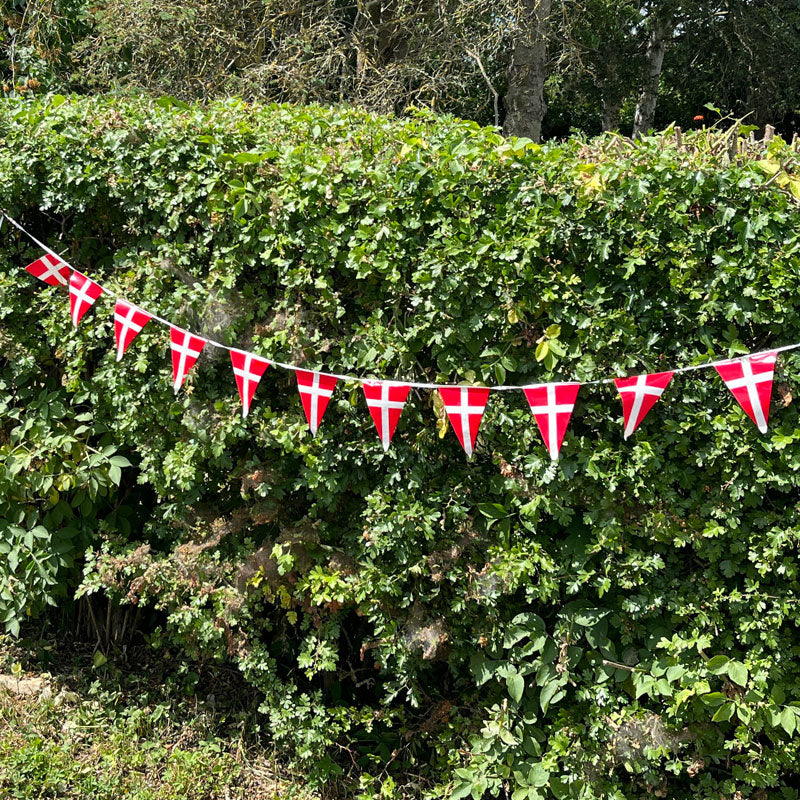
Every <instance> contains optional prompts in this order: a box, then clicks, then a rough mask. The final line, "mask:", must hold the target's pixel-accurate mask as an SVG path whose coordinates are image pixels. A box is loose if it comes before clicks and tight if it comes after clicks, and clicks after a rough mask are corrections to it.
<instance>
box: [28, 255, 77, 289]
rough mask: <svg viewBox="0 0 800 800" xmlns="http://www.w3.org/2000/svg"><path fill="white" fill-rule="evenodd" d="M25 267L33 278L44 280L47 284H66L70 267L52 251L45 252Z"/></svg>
mask: <svg viewBox="0 0 800 800" xmlns="http://www.w3.org/2000/svg"><path fill="white" fill-rule="evenodd" d="M25 269H26V270H27V271H28V272H30V274H31V275H33V277H34V278H38V279H39V280H40V281H44V282H45V283H46V284H48V286H66V285H67V283H69V273H70V268H69V267H68V266H67V265H66V264H65V263H64V262H63V261H62V260H61V259H60V258H59V257H58V256H54V255H53V254H52V253H47V254H46V255H43V256H42V257H41V258H37V259H36V261H34V262H33V263H32V264H28V266H27V267H25Z"/></svg>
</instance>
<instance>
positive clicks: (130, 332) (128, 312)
mask: <svg viewBox="0 0 800 800" xmlns="http://www.w3.org/2000/svg"><path fill="white" fill-rule="evenodd" d="M151 319H152V317H151V316H150V315H149V314H148V313H146V312H145V311H142V309H141V308H137V307H136V306H132V305H131V304H130V303H129V302H128V301H127V300H117V302H116V304H115V305H114V334H115V335H116V338H117V361H119V360H120V359H121V358H122V354H123V353H124V352H125V351H126V350H127V349H128V345H129V344H130V343H131V342H132V341H133V340H134V339H135V338H136V336H137V334H139V333H140V332H141V330H142V328H144V326H145V325H147V323H148V322H149V321H150V320H151Z"/></svg>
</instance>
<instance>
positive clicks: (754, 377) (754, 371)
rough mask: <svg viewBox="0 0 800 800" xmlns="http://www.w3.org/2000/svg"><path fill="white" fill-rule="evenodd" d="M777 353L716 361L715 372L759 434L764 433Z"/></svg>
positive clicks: (773, 351) (771, 352)
mask: <svg viewBox="0 0 800 800" xmlns="http://www.w3.org/2000/svg"><path fill="white" fill-rule="evenodd" d="M777 357H778V353H777V351H775V350H772V351H770V352H769V353H760V354H758V355H755V356H745V357H744V358H736V359H733V360H731V361H723V362H722V363H721V364H715V365H714V367H715V368H716V370H717V372H718V373H719V375H720V377H721V378H722V380H724V381H725V384H726V385H727V387H728V388H729V389H730V390H731V392H732V393H733V396H734V397H735V398H736V399H737V400H738V401H739V405H740V406H741V407H742V408H743V409H744V410H745V413H746V414H747V416H748V417H750V419H751V420H753V422H755V424H756V427H757V428H758V429H759V430H760V431H761V433H766V432H767V418H768V417H769V403H770V399H771V397H772V375H773V373H774V372H775V360H776V359H777Z"/></svg>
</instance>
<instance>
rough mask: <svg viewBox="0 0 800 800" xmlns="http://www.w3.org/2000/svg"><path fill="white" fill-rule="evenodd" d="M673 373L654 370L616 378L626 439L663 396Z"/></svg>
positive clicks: (615, 382)
mask: <svg viewBox="0 0 800 800" xmlns="http://www.w3.org/2000/svg"><path fill="white" fill-rule="evenodd" d="M673 375H674V373H673V372H654V373H653V374H652V375H635V376H634V377H632V378H614V385H615V386H616V387H617V391H618V392H619V396H620V399H621V400H622V416H623V419H624V420H625V438H626V439H627V438H628V437H629V436H630V435H631V434H632V433H633V432H634V431H635V430H636V429H637V428H638V427H639V425H641V423H642V420H643V419H644V418H645V417H646V416H647V412H648V411H650V409H651V408H652V407H653V406H654V405H655V404H656V400H658V398H659V397H661V394H662V393H663V391H664V389H666V388H667V385H668V384H669V382H670V381H671V380H672V376H673Z"/></svg>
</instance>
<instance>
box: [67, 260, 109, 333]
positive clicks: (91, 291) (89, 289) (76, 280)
mask: <svg viewBox="0 0 800 800" xmlns="http://www.w3.org/2000/svg"><path fill="white" fill-rule="evenodd" d="M101 294H103V290H102V289H101V288H100V286H99V284H96V283H95V282H94V281H93V280H92V279H91V278H87V277H86V276H85V275H83V274H81V273H80V272H76V271H75V270H73V271H72V275H70V276H69V313H70V316H71V317H72V324H73V325H74V326H75V327H76V328H77V327H78V323H79V322H80V321H81V320H82V319H83V315H84V314H85V313H86V312H87V311H88V310H89V309H90V308H91V307H92V306H93V305H94V301H95V300H97V298H98V297H100V295H101Z"/></svg>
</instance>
